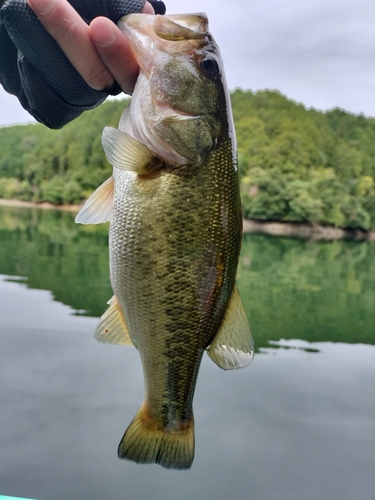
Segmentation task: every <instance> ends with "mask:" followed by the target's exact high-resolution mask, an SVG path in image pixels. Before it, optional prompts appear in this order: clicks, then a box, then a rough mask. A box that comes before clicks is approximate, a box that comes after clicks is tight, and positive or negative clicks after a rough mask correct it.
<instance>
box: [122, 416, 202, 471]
mask: <svg viewBox="0 0 375 500" xmlns="http://www.w3.org/2000/svg"><path fill="white" fill-rule="evenodd" d="M118 456H119V458H126V459H128V460H133V461H134V462H138V463H142V464H152V463H157V464H160V465H161V466H162V467H165V468H166V469H189V468H190V467H191V464H192V463H193V459H194V417H193V415H192V416H191V419H190V421H189V423H188V424H187V426H186V425H185V426H184V428H183V429H182V428H181V429H173V430H168V429H162V428H160V426H158V425H157V423H156V422H154V421H153V420H151V419H150V417H149V415H147V413H146V412H145V410H144V408H143V407H141V409H140V410H139V411H138V413H137V414H136V416H135V417H134V419H133V421H132V422H131V424H130V425H129V427H128V428H127V429H126V432H125V434H124V437H123V438H122V440H121V442H120V444H119V447H118Z"/></svg>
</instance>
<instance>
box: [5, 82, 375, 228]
mask: <svg viewBox="0 0 375 500" xmlns="http://www.w3.org/2000/svg"><path fill="white" fill-rule="evenodd" d="M232 104H233V114H234V119H235V125H236V132H237V139H238V152H239V167H240V175H241V191H242V201H243V207H244V215H245V216H246V217H248V218H254V219H263V220H266V219H267V220H282V221H309V222H316V223H320V224H330V225H334V226H339V227H351V228H363V229H366V230H370V229H371V230H374V229H375V180H374V179H375V119H368V118H365V117H363V116H354V115H351V114H349V113H345V112H343V111H341V110H333V111H330V112H327V113H321V112H317V111H314V110H306V109H305V108H304V107H303V106H302V105H298V104H296V103H294V102H293V101H290V100H288V99H286V98H285V97H283V96H282V95H280V94H279V93H277V92H268V91H267V92H258V93H256V94H254V93H252V92H250V91H248V92H242V91H240V90H237V91H235V92H234V93H233V94H232ZM124 106H125V101H121V102H118V101H111V102H106V103H104V104H103V105H101V106H100V107H99V108H97V109H95V110H93V111H89V112H86V113H84V114H83V115H82V116H81V117H79V118H78V119H76V120H74V121H73V122H72V123H70V124H69V125H67V126H66V127H64V128H63V129H61V130H58V131H52V130H49V129H47V128H45V127H43V126H42V125H27V126H17V127H5V128H2V129H0V198H18V199H21V200H32V201H37V202H41V201H49V202H51V203H55V204H61V203H78V202H80V201H81V200H82V199H84V198H86V197H87V196H89V194H90V193H91V192H92V191H93V190H94V189H95V188H96V187H97V186H98V185H99V184H100V183H101V182H103V181H104V180H105V179H107V178H108V176H109V175H110V173H111V170H112V168H111V167H110V165H109V164H108V163H107V161H106V159H105V156H104V152H103V149H102V146H101V142H100V138H101V133H102V130H103V127H104V126H105V125H110V126H117V124H118V121H119V118H120V115H121V112H122V110H123V109H124Z"/></svg>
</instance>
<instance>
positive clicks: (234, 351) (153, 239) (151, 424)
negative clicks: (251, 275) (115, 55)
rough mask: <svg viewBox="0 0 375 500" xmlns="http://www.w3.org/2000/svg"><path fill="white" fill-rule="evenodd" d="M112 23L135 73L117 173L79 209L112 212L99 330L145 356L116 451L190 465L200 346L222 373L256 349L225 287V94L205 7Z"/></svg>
mask: <svg viewBox="0 0 375 500" xmlns="http://www.w3.org/2000/svg"><path fill="white" fill-rule="evenodd" d="M119 26H120V28H121V29H122V30H123V31H124V33H125V34H126V35H128V37H129V39H130V42H131V44H132V48H133V51H134V53H135V55H136V57H137V60H138V63H139V65H140V68H141V72H140V76H139V79H138V82H137V85H136V89H135V91H134V95H133V99H132V102H131V104H130V106H129V107H128V108H127V109H126V110H125V112H124V115H123V117H122V119H121V122H120V127H119V130H116V129H111V128H106V129H105V130H104V133H103V146H104V149H105V151H106V154H107V158H108V160H109V161H110V163H111V164H112V165H113V166H114V172H113V177H112V178H111V179H109V180H108V181H106V183H104V184H103V185H102V186H101V187H99V188H98V190H97V191H96V192H95V193H94V194H93V195H92V197H91V198H90V199H89V200H88V201H87V202H86V205H85V206H84V207H83V209H82V210H81V212H80V214H79V215H78V216H77V222H82V223H97V222H104V221H105V220H110V269H111V282H112V287H113V291H114V297H113V298H112V299H111V301H110V307H109V309H108V310H107V311H106V313H105V314H104V315H103V316H102V318H101V321H100V323H99V325H98V328H97V330H96V333H95V337H96V338H97V339H98V340H100V341H102V342H110V343H117V344H123V345H134V346H135V347H136V348H137V349H138V351H139V353H140V356H141V360H142V366H143V371H144V379H145V400H144V403H143V405H142V407H141V409H140V410H139V412H138V413H137V415H136V416H135V418H134V420H133V422H132V423H131V424H130V426H129V427H128V429H127V431H126V432H125V435H124V437H123V439H122V441H121V442H120V445H119V450H118V453H119V456H120V457H121V458H128V459H131V460H134V461H136V462H141V463H155V462H156V463H160V464H161V465H162V466H164V467H166V468H180V469H181V468H189V467H190V466H191V464H192V461H193V457H194V418H193V410H192V402H193V395H194V389H195V385H196V379H197V375H198V371H199V366H200V363H201V359H202V355H203V353H204V351H205V350H207V352H208V354H209V356H210V357H211V358H212V359H213V360H214V361H215V362H216V363H217V364H218V365H219V366H220V367H221V368H223V369H233V368H241V367H243V366H247V365H248V364H249V363H250V362H251V360H252V357H253V342H252V338H251V333H250V329H249V326H248V322H247V319H246V314H245V312H244V309H243V306H242V303H241V300H240V298H239V295H238V291H237V288H236V286H235V276H236V269H237V264H238V257H239V251H240V242H241V235H242V215H241V204H240V197H239V183H238V172H237V162H236V144H235V135H234V132H233V130H234V128H233V122H232V116H231V110H230V101H229V97H228V92H227V89H226V84H225V79H224V74H223V69H222V63H221V59H220V55H219V52H218V49H217V46H216V44H215V42H214V40H213V38H212V36H211V35H210V34H209V32H208V30H207V19H206V17H205V16H204V15H203V14H197V15H185V16H163V17H162V16H147V15H130V16H127V17H125V18H123V20H121V21H120V24H119ZM186 80H188V82H187V83H188V85H186ZM184 93H185V95H183V94H184Z"/></svg>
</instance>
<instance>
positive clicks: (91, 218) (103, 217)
mask: <svg viewBox="0 0 375 500" xmlns="http://www.w3.org/2000/svg"><path fill="white" fill-rule="evenodd" d="M113 190H114V180H113V177H112V176H111V177H110V178H109V179H107V180H106V181H105V182H103V184H101V185H100V186H99V187H98V188H97V189H96V190H95V191H94V192H93V193H92V195H91V196H90V198H89V199H88V200H87V201H86V203H85V204H84V205H83V207H82V208H81V210H80V211H79V212H78V214H77V217H76V223H77V224H101V223H102V222H108V221H109V220H110V219H111V214H112V205H113Z"/></svg>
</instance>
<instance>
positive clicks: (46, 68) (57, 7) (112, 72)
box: [0, 0, 165, 128]
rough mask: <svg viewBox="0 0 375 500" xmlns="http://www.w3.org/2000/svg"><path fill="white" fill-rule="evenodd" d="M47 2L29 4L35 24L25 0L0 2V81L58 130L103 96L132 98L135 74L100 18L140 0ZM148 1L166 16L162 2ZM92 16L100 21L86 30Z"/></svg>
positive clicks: (123, 45) (122, 43) (120, 41)
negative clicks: (123, 92)
mask: <svg viewBox="0 0 375 500" xmlns="http://www.w3.org/2000/svg"><path fill="white" fill-rule="evenodd" d="M47 2H48V0H44V2H43V3H42V0H39V1H38V0H34V1H33V0H31V2H30V3H32V4H33V9H35V10H36V11H39V14H38V16H39V18H40V21H41V22H39V21H38V19H37V17H36V16H35V14H34V13H33V12H32V10H31V9H30V8H29V7H28V5H27V3H26V0H6V1H5V2H4V0H0V6H1V8H0V82H1V83H2V85H3V86H4V88H5V90H7V91H8V92H10V93H12V94H14V95H16V96H17V97H18V99H19V100H20V102H21V104H22V105H23V107H24V108H25V109H27V110H28V111H29V112H30V113H31V114H32V115H33V116H34V117H35V118H37V120H39V121H41V122H42V123H44V124H45V125H47V126H49V127H50V128H60V127H61V126H63V125H65V124H66V123H67V122H69V121H70V120H72V119H74V118H76V117H77V116H79V115H80V114H81V113H82V112H83V111H84V110H86V109H91V108H93V107H95V106H97V105H98V104H100V103H101V102H103V101H104V100H105V98H106V97H107V95H108V94H114V95H115V94H117V93H119V92H120V91H121V89H123V90H125V91H126V92H130V93H131V91H132V87H133V86H134V83H135V80H136V75H137V71H138V68H137V65H136V63H135V61H134V58H133V56H132V54H131V52H130V49H129V47H128V45H127V41H126V38H125V37H124V36H123V35H122V33H121V32H120V31H119V30H118V29H117V27H116V26H115V25H114V24H113V23H111V22H110V21H109V20H108V19H107V18H109V19H111V20H112V21H114V22H117V21H118V19H119V18H121V17H122V16H123V15H126V14H128V13H130V12H140V11H141V10H142V8H143V7H144V0H70V3H71V5H69V4H68V3H67V2H66V0H50V3H49V4H48V3H47ZM150 2H152V3H153V4H154V5H156V6H161V9H162V10H161V11H159V12H160V13H163V10H164V11H165V6H164V4H163V2H159V1H156V0H150ZM51 4H52V5H51ZM156 10H158V9H156ZM145 11H146V12H147V11H148V12H152V8H151V6H150V5H147V4H146V6H145ZM97 16H104V17H99V18H98V19H95V21H93V22H92V24H91V26H88V24H86V23H89V22H90V21H92V20H93V19H94V18H96V17H97ZM41 23H43V25H44V26H46V30H47V31H48V32H49V33H52V36H53V37H54V38H55V39H57V40H58V42H56V41H55V40H54V39H53V37H51V36H50V35H49V34H48V33H47V31H46V30H45V29H44V28H43V25H42V24H41ZM111 30H113V31H111ZM115 80H117V81H118V84H116V83H115Z"/></svg>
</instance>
